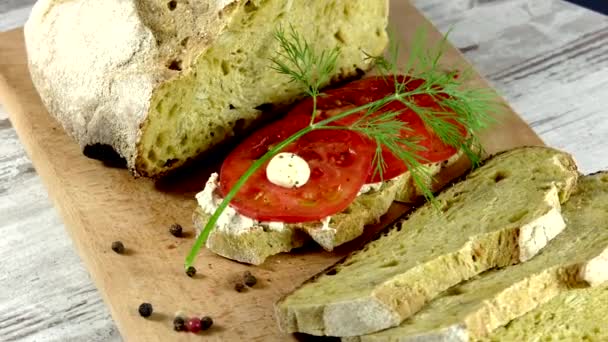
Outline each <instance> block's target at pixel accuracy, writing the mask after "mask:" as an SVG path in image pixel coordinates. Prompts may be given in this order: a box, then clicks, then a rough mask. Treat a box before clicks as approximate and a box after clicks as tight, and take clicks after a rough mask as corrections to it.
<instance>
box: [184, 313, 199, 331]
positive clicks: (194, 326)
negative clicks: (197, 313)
mask: <svg viewBox="0 0 608 342" xmlns="http://www.w3.org/2000/svg"><path fill="white" fill-rule="evenodd" d="M186 328H187V329H188V331H189V332H192V333H195V334H196V333H197V332H199V331H201V319H200V318H196V317H194V318H190V319H188V321H187V322H186Z"/></svg>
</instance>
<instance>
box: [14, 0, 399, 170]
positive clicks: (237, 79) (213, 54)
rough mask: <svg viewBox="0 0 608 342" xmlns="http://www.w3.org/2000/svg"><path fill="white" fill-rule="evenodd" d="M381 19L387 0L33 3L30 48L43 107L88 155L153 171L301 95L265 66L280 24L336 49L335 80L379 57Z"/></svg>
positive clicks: (385, 14)
mask: <svg viewBox="0 0 608 342" xmlns="http://www.w3.org/2000/svg"><path fill="white" fill-rule="evenodd" d="M387 17H388V1H385V0H379V1H367V0H327V1H308V0H289V1H285V0H190V1H185V0H164V1H158V0H104V1H94V0H69V1H66V0H40V1H38V2H37V3H36V5H35V6H34V8H33V10H32V13H31V16H30V18H29V20H28V21H27V23H26V25H25V43H26V48H27V56H28V63H29V68H30V74H31V77H32V81H33V83H34V86H35V87H36V89H37V91H38V93H39V94H40V98H41V99H42V102H43V103H44V104H45V106H46V107H47V108H48V111H49V112H50V113H51V114H52V115H53V116H55V117H56V118H57V120H58V121H59V122H60V123H61V124H62V125H63V127H64V128H65V130H66V131H67V132H68V133H69V134H70V135H71V136H73V137H74V138H75V139H76V140H77V141H78V143H79V144H80V145H81V147H82V148H83V150H84V152H85V154H86V155H89V156H91V157H95V158H100V159H117V158H123V159H125V160H126V164H127V166H128V167H129V168H130V169H131V170H132V171H133V172H134V173H135V174H137V175H143V176H150V177H156V176H159V175H162V174H164V173H166V172H168V171H170V170H173V169H175V168H176V167H178V166H180V165H182V164H184V163H185V162H187V161H188V160H189V159H192V158H194V157H196V156H198V155H199V154H201V153H203V152H205V151H207V150H209V149H210V148H212V147H213V146H216V145H218V144H219V143H221V142H224V141H225V140H227V139H229V138H230V137H232V136H234V135H235V133H238V132H240V131H243V130H247V129H248V128H249V127H250V126H251V124H252V123H253V122H255V121H256V120H258V119H260V118H261V117H262V116H264V115H263V114H268V113H264V112H267V109H269V108H280V107H281V106H283V105H286V104H288V103H290V102H293V101H295V100H296V99H297V98H298V97H299V96H300V95H301V94H302V93H303V89H302V88H301V87H299V86H298V85H297V84H295V83H292V82H289V78H288V77H286V76H285V75H280V74H278V73H277V72H276V71H274V70H272V69H271V68H270V66H271V62H270V60H269V58H270V57H274V56H276V52H277V49H278V44H277V41H276V40H275V38H274V33H275V30H276V29H277V28H278V27H280V26H281V27H289V26H293V28H294V29H295V30H296V31H297V32H298V33H300V34H301V35H302V36H303V37H304V38H305V39H306V41H308V42H310V43H311V44H312V48H313V49H314V50H315V51H317V52H321V51H324V50H328V49H332V48H335V47H338V48H340V57H339V58H338V61H337V68H336V71H335V73H334V74H333V75H332V80H333V81H336V80H339V79H342V78H345V77H349V76H353V75H358V74H360V73H361V72H362V71H365V70H368V69H369V68H370V64H369V63H370V61H369V60H367V59H366V54H370V55H380V54H382V52H383V50H384V48H385V46H386V43H387V35H386V33H385V28H386V26H387V20H388V19H387Z"/></svg>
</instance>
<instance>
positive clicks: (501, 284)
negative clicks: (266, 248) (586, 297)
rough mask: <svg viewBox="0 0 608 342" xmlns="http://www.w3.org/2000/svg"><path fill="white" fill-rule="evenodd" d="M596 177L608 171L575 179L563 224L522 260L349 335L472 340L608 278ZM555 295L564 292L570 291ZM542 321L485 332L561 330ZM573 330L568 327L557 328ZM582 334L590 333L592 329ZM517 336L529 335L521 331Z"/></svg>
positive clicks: (607, 191) (607, 212)
mask: <svg viewBox="0 0 608 342" xmlns="http://www.w3.org/2000/svg"><path fill="white" fill-rule="evenodd" d="M602 177H608V173H600V174H597V175H592V176H585V177H582V178H580V179H579V181H578V185H577V187H576V189H575V190H574V192H573V193H572V195H571V196H570V199H569V200H568V202H566V203H565V204H564V205H563V206H562V215H563V217H564V220H565V221H566V223H567V226H566V228H565V229H564V231H563V232H562V233H560V234H559V235H558V236H557V237H555V238H554V239H553V240H552V241H551V242H549V244H548V245H547V246H546V247H545V248H544V249H543V250H542V251H541V252H540V253H539V254H538V255H537V256H535V257H534V258H532V259H531V260H529V261H528V262H525V263H522V264H519V265H515V266H511V267H507V268H504V269H499V270H493V271H489V272H486V273H483V274H481V275H480V276H478V277H476V278H474V279H471V280H470V281H468V282H466V283H463V284H460V285H456V286H455V287H453V288H450V289H448V290H447V291H446V292H445V293H443V294H442V295H441V297H439V298H437V299H435V300H433V301H432V302H431V303H429V304H428V305H427V306H426V307H425V308H424V309H423V310H421V311H420V312H419V313H417V314H416V315H414V316H413V317H411V318H410V319H408V320H406V321H404V322H403V323H402V324H401V325H400V326H398V327H395V328H391V329H387V330H384V331H381V332H378V333H375V334H371V335H367V336H361V337H360V338H358V339H353V340H357V341H362V342H371V341H374V342H389V341H396V340H399V341H410V340H411V341H414V340H422V339H431V338H435V339H442V338H443V340H448V338H449V337H450V336H453V335H454V334H455V333H457V334H458V335H459V336H464V337H466V336H468V338H471V339H478V338H483V337H485V336H487V335H488V334H489V333H491V332H492V331H493V330H494V329H496V328H498V327H501V326H503V325H505V324H507V323H508V322H509V321H511V320H513V319H516V318H517V317H519V316H521V315H523V314H526V313H527V312H529V311H530V310H533V309H535V308H536V307H538V306H539V305H540V308H543V307H545V305H542V304H543V303H545V302H547V301H550V300H551V299H552V298H554V297H555V296H558V295H559V294H560V293H562V292H568V291H569V290H570V289H571V288H581V287H588V286H598V285H601V284H602V283H605V282H606V280H608V206H607V205H608V182H602ZM575 293H584V291H575ZM560 296H561V297H562V298H567V297H568V296H569V295H568V294H565V295H560ZM574 297H576V295H574ZM597 300H599V299H597ZM558 301H559V300H558ZM605 303H606V302H605ZM578 311H579V312H580V311H582V310H580V309H579V310H578ZM545 317H547V316H545ZM527 320H528V321H530V318H527ZM592 321H593V320H592ZM516 322H517V320H516ZM579 322H582V321H579ZM548 323H549V326H547V327H543V326H542V325H538V326H534V327H533V326H528V329H527V330H521V329H520V328H511V327H509V328H508V329H501V331H502V332H503V334H504V333H505V332H508V331H513V332H514V333H513V334H512V335H511V336H515V335H516V334H521V335H522V337H521V338H508V339H507V338H506V335H508V334H506V335H504V336H503V337H502V339H501V338H498V336H500V334H498V335H494V334H491V335H490V340H494V339H496V340H499V341H531V340H535V339H533V338H532V336H540V335H543V334H547V333H549V335H551V336H554V337H558V336H559V334H560V333H556V334H552V333H550V331H551V330H550V329H551V327H553V328H555V326H553V325H552V324H551V323H550V321H548ZM561 323H562V324H564V325H565V324H567V322H564V321H562V322H561ZM514 325H517V324H514ZM558 330H559V329H558ZM577 330H578V328H577V327H575V326H572V327H571V328H570V329H563V330H562V332H565V333H573V332H575V331H577ZM587 333H589V334H590V335H589V336H593V333H592V331H591V329H588V330H587ZM528 334H529V335H528ZM582 334H583V332H581V335H582ZM523 335H528V336H527V337H525V338H524V337H523ZM563 338H565V337H562V338H557V340H563ZM464 340H466V339H464ZM573 340H576V339H573Z"/></svg>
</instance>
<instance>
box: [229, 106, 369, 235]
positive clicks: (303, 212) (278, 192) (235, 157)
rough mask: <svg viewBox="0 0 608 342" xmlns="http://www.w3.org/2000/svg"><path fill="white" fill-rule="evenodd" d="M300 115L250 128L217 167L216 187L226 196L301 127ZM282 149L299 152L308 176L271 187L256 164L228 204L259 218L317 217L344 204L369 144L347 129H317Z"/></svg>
mask: <svg viewBox="0 0 608 342" xmlns="http://www.w3.org/2000/svg"><path fill="white" fill-rule="evenodd" d="M309 121H310V112H309V114H308V116H306V115H289V116H287V117H285V118H283V119H281V120H279V121H276V122H274V123H271V124H270V125H267V126H266V127H264V128H262V129H260V130H258V131H256V132H255V133H254V134H253V135H251V136H250V137H248V138H247V139H246V140H245V141H243V142H242V143H241V144H240V145H239V146H237V147H236V149H235V150H233V151H232V152H231V153H230V154H229V156H228V157H227V158H226V160H225V161H224V163H223V164H222V167H221V170H220V192H221V193H222V195H224V196H226V195H227V194H228V192H229V191H230V189H231V188H232V187H233V186H234V184H235V183H236V182H237V181H238V179H239V178H240V177H241V175H242V174H243V173H244V172H245V170H247V168H249V166H250V165H251V164H252V163H253V162H254V161H255V160H257V159H259V158H260V157H262V155H264V154H265V153H266V152H267V151H268V150H269V149H270V148H271V147H272V146H273V145H274V144H276V143H278V142H280V141H282V140H284V139H285V138H287V137H289V136H291V135H292V134H294V133H296V132H297V131H298V130H300V129H302V128H303V127H306V125H308V124H309ZM282 152H292V153H295V154H297V155H298V156H300V157H302V158H303V159H304V160H306V162H307V163H308V165H309V166H310V169H311V177H310V180H309V181H308V182H307V183H306V184H305V185H303V186H301V187H299V188H283V187H280V186H277V185H275V184H273V183H271V182H270V181H268V179H267V177H266V166H267V163H266V164H265V165H263V166H262V167H261V168H259V169H258V170H257V171H256V172H255V173H254V174H253V175H252V176H251V177H250V178H249V179H248V181H247V182H246V183H245V185H244V186H243V187H241V189H240V190H239V192H238V193H237V195H236V196H235V197H234V198H233V200H232V201H231V203H230V204H231V206H232V207H234V208H235V209H236V210H237V211H238V212H239V213H241V214H243V215H246V216H248V217H251V218H254V219H256V220H259V221H279V222H286V223H294V222H307V221H317V220H320V219H323V218H325V217H327V216H330V215H333V214H335V213H337V212H340V211H342V210H344V209H346V207H348V206H349V205H350V204H351V203H352V201H353V200H354V199H355V197H357V194H358V192H359V190H360V189H361V187H362V186H363V184H364V183H365V180H366V178H367V176H368V175H369V173H370V169H371V165H372V163H371V162H372V158H373V148H372V145H371V144H370V143H369V141H368V140H367V139H366V138H364V137H362V136H360V135H359V134H357V133H355V132H352V131H347V130H317V131H313V132H310V133H308V134H306V135H304V136H303V137H301V138H299V139H298V140H297V141H295V142H293V143H291V144H290V145H288V146H287V147H286V148H284V149H283V150H282Z"/></svg>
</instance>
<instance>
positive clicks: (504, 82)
mask: <svg viewBox="0 0 608 342" xmlns="http://www.w3.org/2000/svg"><path fill="white" fill-rule="evenodd" d="M403 1H405V0H403ZM33 2H34V0H0V31H3V30H9V29H12V28H16V27H19V26H22V25H23V23H24V22H25V20H26V18H27V16H28V14H29V9H30V8H31V5H32V3H33ZM414 2H415V4H416V5H417V6H418V8H420V9H421V10H422V11H423V12H424V13H425V14H426V15H427V16H428V17H429V18H430V19H431V20H432V21H433V23H434V24H435V25H437V26H438V27H439V28H440V29H441V30H442V31H443V32H445V31H447V30H448V29H449V28H450V27H452V28H453V29H454V30H453V32H452V35H451V38H450V40H451V41H452V43H453V44H455V45H456V46H457V47H459V48H461V49H462V50H463V51H464V52H465V54H466V55H467V57H468V58H469V59H470V60H471V61H472V62H473V64H474V65H475V66H476V67H477V68H478V70H479V71H480V72H481V74H483V75H484V76H486V77H487V78H488V79H489V80H490V81H491V82H492V83H493V85H494V86H495V87H496V88H497V89H498V90H499V91H500V92H501V93H502V94H503V95H504V96H505V97H506V98H507V100H508V101H509V102H510V103H511V104H512V105H513V107H514V108H515V110H516V111H517V112H518V113H520V114H521V115H522V116H523V118H524V119H525V120H527V121H528V123H530V125H531V126H532V127H533V128H534V130H535V131H536V132H537V133H538V134H539V135H540V136H541V137H542V139H543V140H544V141H545V142H546V143H547V144H549V145H551V146H554V147H557V148H561V149H564V150H567V151H569V152H571V153H573V154H574V155H575V157H576V159H577V160H578V162H579V164H580V167H581V169H582V171H583V172H593V171H597V170H600V169H608V153H607V149H606V148H605V147H604V146H605V145H608V17H605V16H602V15H600V14H596V13H592V12H590V11H588V10H585V9H582V8H579V7H576V6H574V5H571V4H569V3H566V2H563V1H561V0H449V1H445V0H416V1H414ZM0 260H1V261H0V341H13V340H19V341H92V342H93V341H119V340H120V339H121V338H120V335H119V333H118V330H117V329H116V326H115V325H114V323H113V322H112V319H111V317H110V315H109V313H108V310H107V309H106V308H105V306H104V304H103V302H102V300H101V298H100V296H99V293H98V292H97V290H96V288H95V287H94V285H93V283H92V282H91V280H90V279H89V276H88V274H87V272H86V270H85V269H84V267H83V264H82V262H81V261H80V259H79V258H78V256H77V255H76V253H75V249H74V247H73V246H72V242H71V241H70V239H69V238H68V236H67V234H66V232H65V231H64V228H63V224H62V222H61V219H60V218H59V216H58V214H57V211H56V210H55V209H54V208H53V205H52V204H51V202H50V201H49V198H48V196H47V193H46V190H45V189H44V187H43V186H42V183H41V182H40V179H39V178H38V176H37V175H36V172H35V170H34V168H33V167H32V164H31V162H30V160H29V159H28V157H27V156H26V155H25V152H24V150H23V148H22V147H21V144H20V143H19V140H18V138H17V135H16V133H15V130H14V129H13V128H12V127H11V124H10V122H9V121H8V118H7V115H6V113H4V111H3V109H2V107H1V106H0Z"/></svg>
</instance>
